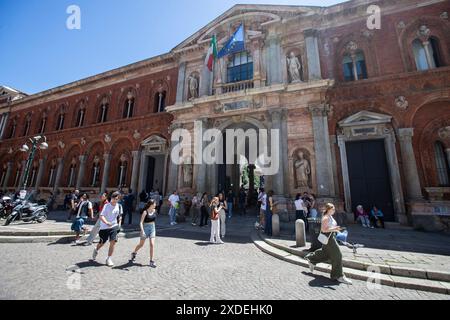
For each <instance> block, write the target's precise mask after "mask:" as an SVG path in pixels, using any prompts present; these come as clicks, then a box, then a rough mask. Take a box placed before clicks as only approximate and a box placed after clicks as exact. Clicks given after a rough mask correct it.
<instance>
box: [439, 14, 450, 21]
mask: <svg viewBox="0 0 450 320" xmlns="http://www.w3.org/2000/svg"><path fill="white" fill-rule="evenodd" d="M440 17H441V19H444V20H448V12H442V13H441V15H440Z"/></svg>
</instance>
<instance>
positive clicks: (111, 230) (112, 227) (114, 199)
mask: <svg viewBox="0 0 450 320" xmlns="http://www.w3.org/2000/svg"><path fill="white" fill-rule="evenodd" d="M120 197H121V195H120V193H119V192H114V193H113V194H112V196H111V202H110V203H108V204H106V205H105V206H104V207H103V210H102V212H101V213H100V232H99V236H100V242H99V244H98V245H97V248H95V249H94V252H93V254H92V260H94V261H95V259H96V258H97V255H98V251H99V250H100V249H101V248H102V247H103V246H104V245H105V244H106V242H108V240H109V251H108V259H106V265H107V266H108V267H113V266H114V263H113V262H112V260H111V257H112V255H113V253H114V246H115V245H116V243H117V241H118V235H119V230H120V225H121V223H122V217H121V214H122V212H121V211H122V210H121V206H120V204H119V203H118V201H119V200H120Z"/></svg>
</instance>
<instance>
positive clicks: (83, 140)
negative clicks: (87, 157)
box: [80, 138, 86, 146]
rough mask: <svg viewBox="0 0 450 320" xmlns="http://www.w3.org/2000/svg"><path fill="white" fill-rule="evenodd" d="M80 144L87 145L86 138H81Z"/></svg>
mask: <svg viewBox="0 0 450 320" xmlns="http://www.w3.org/2000/svg"><path fill="white" fill-rule="evenodd" d="M80 143H81V145H82V146H84V145H86V139H85V138H81V141H80Z"/></svg>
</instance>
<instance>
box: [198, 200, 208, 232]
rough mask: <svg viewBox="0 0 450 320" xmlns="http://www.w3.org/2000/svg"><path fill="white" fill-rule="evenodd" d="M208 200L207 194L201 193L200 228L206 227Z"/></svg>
mask: <svg viewBox="0 0 450 320" xmlns="http://www.w3.org/2000/svg"><path fill="white" fill-rule="evenodd" d="M208 205H209V200H208V193H206V192H205V193H203V195H202V198H201V200H200V206H201V207H200V212H201V216H200V227H203V226H207V225H208V209H207V207H208Z"/></svg>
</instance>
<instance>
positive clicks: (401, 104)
mask: <svg viewBox="0 0 450 320" xmlns="http://www.w3.org/2000/svg"><path fill="white" fill-rule="evenodd" d="M395 106H396V107H397V108H399V109H400V110H406V109H408V107H409V102H408V100H406V98H405V97H404V96H398V97H397V98H395Z"/></svg>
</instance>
